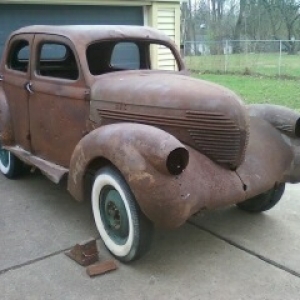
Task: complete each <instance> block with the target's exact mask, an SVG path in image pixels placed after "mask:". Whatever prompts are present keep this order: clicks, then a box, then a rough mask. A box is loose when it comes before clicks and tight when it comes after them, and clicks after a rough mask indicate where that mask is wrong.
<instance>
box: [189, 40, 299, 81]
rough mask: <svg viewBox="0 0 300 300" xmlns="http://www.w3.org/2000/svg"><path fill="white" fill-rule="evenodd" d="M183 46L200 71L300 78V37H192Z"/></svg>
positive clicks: (192, 64) (192, 66)
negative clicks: (199, 39) (282, 38)
mask: <svg viewBox="0 0 300 300" xmlns="http://www.w3.org/2000/svg"><path fill="white" fill-rule="evenodd" d="M183 50H184V51H183V52H184V58H185V62H186V64H187V67H188V69H190V70H191V71H192V72H196V73H231V74H244V75H264V76H280V77H291V78H300V40H295V41H284V40H281V41H279V40H239V41H232V40H226V41H188V42H185V43H184V49H183Z"/></svg>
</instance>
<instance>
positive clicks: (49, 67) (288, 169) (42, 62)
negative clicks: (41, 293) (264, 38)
mask: <svg viewBox="0 0 300 300" xmlns="http://www.w3.org/2000/svg"><path fill="white" fill-rule="evenodd" d="M0 76H1V77H0V132H1V151H0V170H1V172H2V173H3V174H4V175H5V176H6V177H8V178H15V177H17V176H19V175H20V174H21V173H23V172H24V170H26V169H28V167H27V166H28V165H29V166H31V168H37V169H39V170H40V171H41V172H42V173H44V174H45V175H46V176H47V177H49V178H50V179H51V180H52V181H54V182H55V183H59V182H60V181H61V180H62V179H63V178H67V187H68V190H69V192H70V193H71V195H72V196H73V197H74V198H75V199H76V200H77V201H83V200H84V199H86V198H91V201H92V209H93V214H94V219H95V223H96V226H97V229H98V231H99V233H100V236H101V238H102V239H103V241H104V243H105V245H106V247H107V248H108V249H109V251H110V252H111V253H112V254H113V255H114V256H115V257H117V258H118V259H119V260H121V261H125V262H128V261H131V260H134V259H137V258H138V257H140V256H142V255H143V254H144V253H145V252H146V251H147V250H148V248H149V246H150V242H151V236H152V232H153V228H154V226H158V227H162V228H170V229H171V228H176V227H178V226H180V225H182V224H183V223H185V221H186V220H187V219H188V218H189V217H190V216H192V215H193V214H195V213H197V212H200V211H204V210H209V209H214V208H217V207H221V206H227V205H232V204H237V206H238V207H239V208H241V209H243V210H246V211H250V212H261V211H265V210H268V209H270V208H271V207H273V206H274V205H275V204H276V203H277V202H278V201H279V199H280V197H281V196H282V194H283V192H284V186H285V182H298V181H299V179H300V150H299V149H300V147H299V145H300V142H299V141H300V139H299V137H300V121H299V117H300V115H299V114H298V113H296V112H293V111H292V110H290V109H288V108H284V107H280V106H273V105H249V106H246V105H244V103H243V102H242V100H241V99H240V98H239V97H238V96H237V95H236V94H234V93H233V92H231V91H229V90H228V89H226V88H223V87H220V86H218V85H216V84H212V83H209V82H206V81H202V80H197V79H194V78H192V77H190V76H188V73H187V71H186V69H185V65H184V62H183V61H182V59H181V58H180V55H179V53H178V51H177V50H176V47H175V45H174V44H173V42H172V41H171V39H170V38H169V37H167V36H166V35H164V34H163V33H161V32H159V31H157V30H154V29H152V28H147V27H134V26H30V27H25V28H22V29H20V30H18V31H15V32H14V33H12V34H11V36H10V37H9V39H8V41H7V42H6V47H5V51H4V55H3V57H2V60H1V67H0Z"/></svg>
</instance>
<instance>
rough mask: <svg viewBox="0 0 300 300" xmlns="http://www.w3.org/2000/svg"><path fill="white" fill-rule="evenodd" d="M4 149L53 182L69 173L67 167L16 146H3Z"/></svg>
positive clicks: (57, 181)
mask: <svg viewBox="0 0 300 300" xmlns="http://www.w3.org/2000/svg"><path fill="white" fill-rule="evenodd" d="M3 148H4V149H6V150H8V151H10V152H11V153H13V154H14V155H15V156H17V157H18V158H19V159H20V160H22V161H23V162H24V163H25V164H28V165H31V166H33V167H36V168H38V169H39V170H40V171H41V172H42V173H43V174H44V175H45V176H47V177H48V178H49V179H50V180H51V181H53V182H54V183H59V182H60V181H61V180H62V178H63V177H64V176H65V175H66V174H68V173H69V169H66V168H64V167H62V166H59V165H56V164H54V163H51V162H49V161H47V160H44V159H42V158H40V157H38V156H34V155H32V154H31V153H30V152H28V151H26V150H24V149H22V148H20V147H16V146H13V147H11V146H3Z"/></svg>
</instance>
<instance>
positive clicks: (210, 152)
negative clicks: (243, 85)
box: [186, 111, 244, 167]
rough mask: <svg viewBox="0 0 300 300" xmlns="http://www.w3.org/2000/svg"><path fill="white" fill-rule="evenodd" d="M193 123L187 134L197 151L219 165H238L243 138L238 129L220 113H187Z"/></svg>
mask: <svg viewBox="0 0 300 300" xmlns="http://www.w3.org/2000/svg"><path fill="white" fill-rule="evenodd" d="M186 118H187V119H188V120H190V121H191V122H193V124H191V126H190V129H188V132H189V134H190V137H191V138H192V140H193V141H194V143H195V146H196V148H197V150H199V151H201V152H202V153H203V154H205V155H207V156H208V157H210V158H211V159H212V160H214V161H216V162H218V163H220V164H228V165H230V166H231V167H236V166H238V165H239V163H240V162H241V160H242V158H243V148H244V143H243V138H242V134H241V131H240V129H239V127H238V126H237V125H236V124H235V123H234V122H233V121H232V120H231V119H229V118H228V117H226V116H224V115H222V114H220V113H210V112H209V113H208V112H201V111H187V112H186Z"/></svg>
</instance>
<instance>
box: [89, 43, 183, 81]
mask: <svg viewBox="0 0 300 300" xmlns="http://www.w3.org/2000/svg"><path fill="white" fill-rule="evenodd" d="M86 56H87V62H88V66H89V70H90V72H91V74H92V75H100V74H104V73H108V72H116V71H123V70H165V71H178V70H179V64H178V62H177V60H176V57H175V56H174V53H173V50H172V49H171V48H170V47H169V46H168V45H165V44H161V43H159V42H150V41H140V40H139V41H124V40H122V41H101V42H96V43H93V44H91V45H89V47H88V48H87V51H86Z"/></svg>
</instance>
